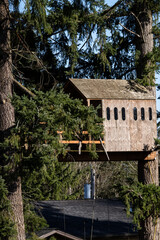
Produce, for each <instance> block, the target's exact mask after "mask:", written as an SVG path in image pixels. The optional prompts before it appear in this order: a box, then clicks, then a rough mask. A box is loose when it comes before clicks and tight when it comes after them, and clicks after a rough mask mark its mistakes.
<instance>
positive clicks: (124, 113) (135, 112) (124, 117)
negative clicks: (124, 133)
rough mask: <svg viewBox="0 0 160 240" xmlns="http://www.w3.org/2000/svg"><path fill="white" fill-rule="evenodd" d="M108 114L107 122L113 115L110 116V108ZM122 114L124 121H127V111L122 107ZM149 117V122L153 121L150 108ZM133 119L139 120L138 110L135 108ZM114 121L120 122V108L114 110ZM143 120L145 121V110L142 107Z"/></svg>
mask: <svg viewBox="0 0 160 240" xmlns="http://www.w3.org/2000/svg"><path fill="white" fill-rule="evenodd" d="M106 113H107V120H110V119H111V114H110V108H109V107H107V108H106ZM121 114H122V120H123V121H124V120H125V119H126V110H125V108H124V107H122V109H121ZM148 115H149V120H150V121H151V120H152V108H151V107H149V108H148ZM133 118H134V120H135V121H136V120H137V119H138V113H137V108H136V107H134V108H133ZM114 119H115V120H118V108H116V107H115V108H114ZM141 120H142V121H144V120H145V109H144V108H143V107H142V108H141Z"/></svg>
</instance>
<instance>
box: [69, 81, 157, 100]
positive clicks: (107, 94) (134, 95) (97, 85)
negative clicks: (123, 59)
mask: <svg viewBox="0 0 160 240" xmlns="http://www.w3.org/2000/svg"><path fill="white" fill-rule="evenodd" d="M70 83H71V84H72V86H74V87H75V88H76V89H77V90H78V91H79V92H80V93H81V94H82V95H83V96H84V97H85V98H87V99H155V94H154V90H153V89H154V88H152V87H150V88H146V87H144V86H142V85H140V84H138V83H136V82H135V81H133V80H118V79H73V78H70V79H69V84H70ZM66 87H67V85H66Z"/></svg>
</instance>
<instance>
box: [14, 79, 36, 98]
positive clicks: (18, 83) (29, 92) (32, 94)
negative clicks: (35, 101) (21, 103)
mask: <svg viewBox="0 0 160 240" xmlns="http://www.w3.org/2000/svg"><path fill="white" fill-rule="evenodd" d="M13 82H14V83H15V84H16V85H17V86H18V87H20V88H21V89H22V90H23V91H24V92H25V93H27V94H29V96H31V97H35V96H36V95H35V94H34V93H32V92H31V91H30V90H29V89H27V88H26V87H24V86H23V85H22V84H21V83H20V82H18V81H17V80H16V79H14V78H13Z"/></svg>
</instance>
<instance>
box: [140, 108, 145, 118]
mask: <svg viewBox="0 0 160 240" xmlns="http://www.w3.org/2000/svg"><path fill="white" fill-rule="evenodd" d="M141 119H142V120H145V112H144V108H141Z"/></svg>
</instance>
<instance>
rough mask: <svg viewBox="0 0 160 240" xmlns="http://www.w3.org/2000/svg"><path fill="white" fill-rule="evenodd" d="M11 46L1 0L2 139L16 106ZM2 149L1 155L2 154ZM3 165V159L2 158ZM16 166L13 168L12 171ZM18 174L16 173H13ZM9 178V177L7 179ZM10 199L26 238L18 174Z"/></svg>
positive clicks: (5, 1)
mask: <svg viewBox="0 0 160 240" xmlns="http://www.w3.org/2000/svg"><path fill="white" fill-rule="evenodd" d="M11 53H12V52H11V46H10V20H9V3H8V0H1V1H0V141H1V142H2V141H3V139H4V137H6V136H7V135H8V134H9V133H10V129H11V128H12V127H13V126H14V122H15V116H14V108H13V106H12V105H11V101H10V97H11V96H12V82H13V75H12V58H11ZM2 151H3V149H1V154H0V155H1V156H2ZM0 161H1V165H2V164H3V159H2V157H1V159H0ZM14 171H15V168H14V169H12V173H13V172H14ZM13 175H14V176H16V173H15V172H14V174H13ZM6 180H7V179H6ZM7 184H8V190H9V199H10V202H11V206H12V210H13V220H14V223H15V227H16V229H17V240H24V239H25V230H24V217H23V201H22V194H21V180H20V178H19V177H18V176H17V177H15V178H13V179H11V178H10V182H9V183H8V182H7Z"/></svg>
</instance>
